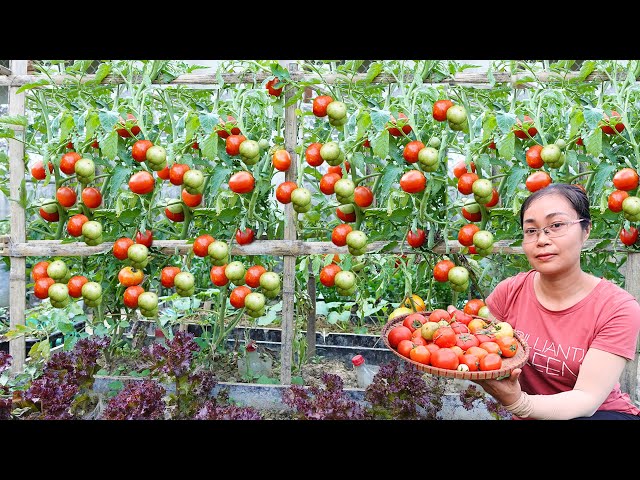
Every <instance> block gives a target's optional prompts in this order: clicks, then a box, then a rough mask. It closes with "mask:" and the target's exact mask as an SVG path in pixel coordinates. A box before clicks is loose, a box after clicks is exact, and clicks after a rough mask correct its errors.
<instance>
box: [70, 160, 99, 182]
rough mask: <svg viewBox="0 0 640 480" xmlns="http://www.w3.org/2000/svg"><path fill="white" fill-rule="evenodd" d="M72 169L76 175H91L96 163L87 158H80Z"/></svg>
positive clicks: (93, 174)
mask: <svg viewBox="0 0 640 480" xmlns="http://www.w3.org/2000/svg"><path fill="white" fill-rule="evenodd" d="M73 170H74V171H75V172H76V175H77V176H78V177H88V178H90V177H93V176H95V174H96V164H95V163H93V160H91V159H89V158H81V159H80V160H78V161H77V162H76V163H75V164H74V166H73Z"/></svg>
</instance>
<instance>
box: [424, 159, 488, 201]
mask: <svg viewBox="0 0 640 480" xmlns="http://www.w3.org/2000/svg"><path fill="white" fill-rule="evenodd" d="M474 163H475V165H476V168H478V169H480V170H481V172H482V173H483V174H484V175H485V176H488V177H490V176H491V157H490V156H489V154H488V153H483V154H482V155H478V158H476V159H475V161H474ZM434 193H435V192H434Z"/></svg>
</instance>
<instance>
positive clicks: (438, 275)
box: [433, 260, 456, 282]
mask: <svg viewBox="0 0 640 480" xmlns="http://www.w3.org/2000/svg"><path fill="white" fill-rule="evenodd" d="M455 266H456V264H455V263H453V262H452V261H451V260H440V261H439V262H437V263H436V264H435V265H434V267H433V278H434V279H435V280H436V282H448V281H449V270H451V269H452V268H453V267H455Z"/></svg>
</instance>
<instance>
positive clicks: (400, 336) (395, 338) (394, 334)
mask: <svg viewBox="0 0 640 480" xmlns="http://www.w3.org/2000/svg"><path fill="white" fill-rule="evenodd" d="M387 339H388V340H389V345H391V346H392V347H393V348H397V347H398V344H399V343H400V342H401V341H402V340H411V330H409V329H408V328H407V327H405V326H404V325H397V326H395V327H393V328H392V329H391V330H389V333H388V334H387Z"/></svg>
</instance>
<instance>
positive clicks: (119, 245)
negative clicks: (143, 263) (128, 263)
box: [113, 237, 140, 260]
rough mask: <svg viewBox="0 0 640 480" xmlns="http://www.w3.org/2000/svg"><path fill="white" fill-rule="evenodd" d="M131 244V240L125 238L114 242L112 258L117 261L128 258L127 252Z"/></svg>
mask: <svg viewBox="0 0 640 480" xmlns="http://www.w3.org/2000/svg"><path fill="white" fill-rule="evenodd" d="M133 243H134V242H133V240H131V239H130V238H127V237H122V238H119V239H117V240H116V241H115V242H113V256H114V257H116V258H117V259H118V260H126V259H127V258H128V257H127V251H128V250H129V247H130V246H131V245H133ZM138 243H140V242H138Z"/></svg>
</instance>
